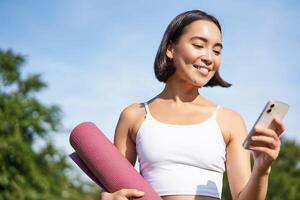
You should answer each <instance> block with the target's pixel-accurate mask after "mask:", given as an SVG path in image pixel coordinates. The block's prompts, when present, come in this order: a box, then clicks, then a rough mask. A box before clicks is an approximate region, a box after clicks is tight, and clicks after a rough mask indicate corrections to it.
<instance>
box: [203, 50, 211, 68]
mask: <svg viewBox="0 0 300 200" xmlns="http://www.w3.org/2000/svg"><path fill="white" fill-rule="evenodd" d="M201 61H202V62H204V63H205V65H211V64H212V53H211V52H210V51H209V50H206V51H205V53H204V54H203V55H202V56H201Z"/></svg>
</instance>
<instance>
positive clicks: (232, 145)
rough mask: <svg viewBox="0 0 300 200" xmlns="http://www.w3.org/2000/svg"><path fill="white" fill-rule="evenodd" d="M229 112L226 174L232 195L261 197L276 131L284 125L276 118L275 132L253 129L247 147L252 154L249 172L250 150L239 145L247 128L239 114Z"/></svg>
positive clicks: (259, 199) (255, 199) (276, 140)
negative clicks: (252, 160)
mask: <svg viewBox="0 0 300 200" xmlns="http://www.w3.org/2000/svg"><path fill="white" fill-rule="evenodd" d="M229 114H230V115H231V116H230V118H231V123H230V124H231V126H230V141H229V144H228V146H227V162H226V166H227V174H228V180H229V185H230V189H231V194H232V197H233V199H238V200H248V199H249V200H250V199H251V200H262V199H265V198H266V194H267V188H268V177H269V174H270V166H271V164H272V161H273V160H275V159H276V158H277V156H278V153H279V151H280V140H279V137H278V136H279V135H280V134H281V133H282V132H283V130H284V128H283V125H282V122H281V121H280V120H276V126H277V130H276V132H275V131H273V130H271V129H256V131H255V134H254V135H255V137H254V138H252V139H253V141H254V140H256V141H259V142H260V146H257V144H259V143H256V144H255V145H254V143H250V144H251V150H252V153H253V155H254V166H253V171H252V173H251V172H250V171H251V169H250V151H248V150H245V149H244V148H243V147H242V142H243V140H244V139H245V137H246V135H247V129H246V126H245V123H244V120H243V119H242V117H241V116H240V115H239V114H237V113H234V112H231V113H229Z"/></svg>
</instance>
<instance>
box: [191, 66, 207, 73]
mask: <svg viewBox="0 0 300 200" xmlns="http://www.w3.org/2000/svg"><path fill="white" fill-rule="evenodd" d="M193 66H194V68H196V69H197V70H199V71H203V72H206V73H209V72H210V71H211V69H210V68H209V67H207V66H203V65H193Z"/></svg>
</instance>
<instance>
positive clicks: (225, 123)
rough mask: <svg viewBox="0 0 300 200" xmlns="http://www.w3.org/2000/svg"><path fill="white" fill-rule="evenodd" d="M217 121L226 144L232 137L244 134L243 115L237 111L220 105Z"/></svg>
mask: <svg viewBox="0 0 300 200" xmlns="http://www.w3.org/2000/svg"><path fill="white" fill-rule="evenodd" d="M217 122H218V124H219V126H220V128H221V130H222V133H223V136H224V140H225V142H226V144H228V143H229V142H230V140H232V139H233V138H234V137H237V136H238V135H237V134H241V135H239V136H244V135H245V130H246V126H245V122H244V119H243V117H242V116H241V114H240V113H238V112H237V111H235V110H233V109H230V108H226V107H221V108H220V110H219V111H218V113H217Z"/></svg>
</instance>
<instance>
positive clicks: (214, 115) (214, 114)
mask: <svg viewBox="0 0 300 200" xmlns="http://www.w3.org/2000/svg"><path fill="white" fill-rule="evenodd" d="M220 107H221V106H220V105H218V106H217V108H216V110H215V112H214V113H213V115H212V117H213V118H216V115H217V112H218V110H219V109H220Z"/></svg>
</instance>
